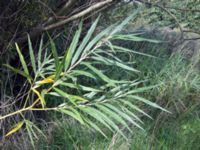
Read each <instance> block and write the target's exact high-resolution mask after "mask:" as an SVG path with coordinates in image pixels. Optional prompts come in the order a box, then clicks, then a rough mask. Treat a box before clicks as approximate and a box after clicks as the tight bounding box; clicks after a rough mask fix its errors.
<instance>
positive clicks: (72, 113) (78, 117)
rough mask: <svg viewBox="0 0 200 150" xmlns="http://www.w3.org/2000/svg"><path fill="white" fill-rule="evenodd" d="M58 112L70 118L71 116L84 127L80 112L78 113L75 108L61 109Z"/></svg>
mask: <svg viewBox="0 0 200 150" xmlns="http://www.w3.org/2000/svg"><path fill="white" fill-rule="evenodd" d="M58 111H60V112H63V113H65V114H67V115H69V116H71V117H72V118H74V119H76V120H77V121H78V122H80V123H81V124H82V125H84V124H85V123H84V121H83V119H82V117H81V115H80V113H79V112H78V111H76V110H75V109H73V108H70V109H61V108H60V109H59V110H58Z"/></svg>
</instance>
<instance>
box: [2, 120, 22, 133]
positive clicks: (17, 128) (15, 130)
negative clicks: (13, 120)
mask: <svg viewBox="0 0 200 150" xmlns="http://www.w3.org/2000/svg"><path fill="white" fill-rule="evenodd" d="M23 124H24V122H23V121H21V122H19V123H17V124H16V125H15V127H14V128H13V129H12V130H10V131H9V132H8V133H7V134H6V135H5V137H7V136H9V135H11V134H13V133H15V132H17V131H18V130H19V129H21V127H22V126H23Z"/></svg>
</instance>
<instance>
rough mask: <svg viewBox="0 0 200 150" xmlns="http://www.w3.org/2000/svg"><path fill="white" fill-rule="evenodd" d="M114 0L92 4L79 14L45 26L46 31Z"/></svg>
mask: <svg viewBox="0 0 200 150" xmlns="http://www.w3.org/2000/svg"><path fill="white" fill-rule="evenodd" d="M111 2H113V0H106V1H102V2H99V3H96V4H94V5H92V6H90V7H89V8H87V9H85V10H83V11H82V12H80V13H78V14H75V15H73V16H71V17H69V18H67V19H64V20H62V21H59V22H56V23H54V24H51V25H49V26H46V27H45V28H44V30H45V31H48V30H52V29H55V28H58V27H61V26H63V25H65V24H66V23H69V22H70V21H73V20H76V19H78V18H81V17H83V16H85V15H87V14H89V13H91V12H92V11H95V10H97V9H99V8H101V7H103V6H105V5H107V4H109V3H111Z"/></svg>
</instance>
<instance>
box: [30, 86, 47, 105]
mask: <svg viewBox="0 0 200 150" xmlns="http://www.w3.org/2000/svg"><path fill="white" fill-rule="evenodd" d="M32 91H33V92H34V93H35V94H36V95H37V96H38V98H39V99H40V102H41V105H42V108H44V106H45V105H46V102H45V100H44V98H43V97H42V96H41V94H40V93H39V92H38V91H37V90H36V89H34V88H32Z"/></svg>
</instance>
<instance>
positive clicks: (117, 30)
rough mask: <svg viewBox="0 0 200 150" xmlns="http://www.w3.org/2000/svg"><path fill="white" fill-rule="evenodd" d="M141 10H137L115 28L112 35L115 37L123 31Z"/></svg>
mask: <svg viewBox="0 0 200 150" xmlns="http://www.w3.org/2000/svg"><path fill="white" fill-rule="evenodd" d="M138 11H139V10H135V11H134V13H132V14H131V15H129V16H128V17H127V18H126V19H125V20H124V21H122V23H121V24H119V25H118V26H117V27H115V28H114V30H113V31H112V32H111V35H114V34H115V33H117V32H119V31H121V30H122V29H123V27H124V26H125V25H127V24H128V22H130V21H131V20H132V19H133V18H134V17H135V16H136V15H137V13H138Z"/></svg>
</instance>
